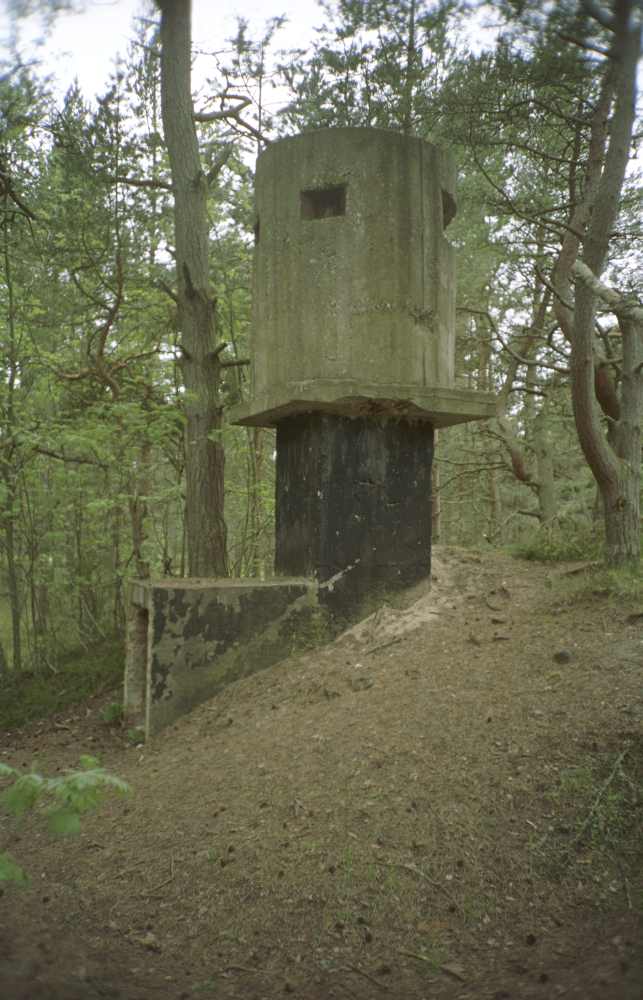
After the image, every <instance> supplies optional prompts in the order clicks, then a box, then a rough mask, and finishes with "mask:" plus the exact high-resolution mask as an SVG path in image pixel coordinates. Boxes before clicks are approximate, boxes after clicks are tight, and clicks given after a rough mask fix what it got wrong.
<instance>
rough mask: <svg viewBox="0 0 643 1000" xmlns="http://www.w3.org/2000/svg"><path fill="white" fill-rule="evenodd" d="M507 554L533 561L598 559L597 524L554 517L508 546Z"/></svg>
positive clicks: (600, 534)
mask: <svg viewBox="0 0 643 1000" xmlns="http://www.w3.org/2000/svg"><path fill="white" fill-rule="evenodd" d="M509 552H510V553H511V555H513V556H516V557H518V558H519V559H532V560H534V561H536V562H574V561H575V560H577V559H600V558H601V557H602V553H603V531H602V527H601V525H597V524H595V523H592V522H590V521H586V520H574V521H572V522H569V521H567V520H563V519H558V518H557V519H556V520H554V521H552V522H551V523H550V524H543V525H541V526H540V527H539V528H538V529H537V530H536V531H534V532H533V533H532V534H531V535H530V536H529V537H528V538H527V539H525V540H524V541H521V542H517V543H516V544H515V545H512V546H510V548H509Z"/></svg>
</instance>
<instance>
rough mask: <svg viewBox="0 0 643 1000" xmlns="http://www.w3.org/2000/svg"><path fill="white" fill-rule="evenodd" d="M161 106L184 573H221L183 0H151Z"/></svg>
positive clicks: (203, 260) (213, 367)
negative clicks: (179, 409) (182, 477)
mask: <svg viewBox="0 0 643 1000" xmlns="http://www.w3.org/2000/svg"><path fill="white" fill-rule="evenodd" d="M158 5H159V8H160V10H161V108H162V117H163V130H164V133H165V141H166V144H167V150H168V155H169V159H170V167H171V171H172V186H173V192H174V226H175V242H176V274H177V298H178V321H179V329H180V332H181V351H182V362H181V367H182V372H183V381H184V384H185V389H186V394H185V413H186V428H185V456H186V532H187V554H188V573H189V574H190V576H224V575H226V573H227V564H228V560H227V547H226V527H225V521H224V517H223V470H224V451H223V445H222V442H221V427H222V406H221V402H220V399H219V376H220V361H219V355H220V352H221V349H222V345H220V346H219V348H217V347H216V346H215V338H216V321H215V303H214V299H213V297H212V295H211V293H210V287H209V255H208V219H207V196H208V182H207V179H206V176H205V174H204V172H203V169H202V167H201V160H200V157H199V148H198V143H197V135H196V129H195V126H194V119H193V107H192V96H191V89H190V88H191V83H190V34H191V30H190V22H191V10H190V7H191V4H190V0H158Z"/></svg>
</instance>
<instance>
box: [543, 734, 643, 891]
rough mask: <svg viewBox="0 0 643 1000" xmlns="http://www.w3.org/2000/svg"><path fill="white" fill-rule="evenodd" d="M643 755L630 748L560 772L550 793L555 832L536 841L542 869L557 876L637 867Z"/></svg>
mask: <svg viewBox="0 0 643 1000" xmlns="http://www.w3.org/2000/svg"><path fill="white" fill-rule="evenodd" d="M642 753H643V747H639V746H637V745H635V744H630V745H629V746H627V747H626V748H625V749H624V750H622V751H621V752H620V753H618V754H616V755H615V756H613V757H609V758H607V759H604V758H603V759H599V760H595V759H591V758H587V759H586V760H584V761H583V762H582V763H579V764H577V765H575V766H572V767H567V768H565V769H564V770H562V771H561V772H560V777H559V781H558V784H557V786H556V787H555V788H554V789H552V791H551V792H550V793H549V795H548V799H549V803H550V807H551V812H552V817H551V819H552V821H551V823H550V826H549V829H548V831H547V833H546V834H545V836H544V837H541V838H539V839H538V841H537V842H534V843H532V848H533V849H534V850H535V852H536V854H537V856H538V858H539V862H540V865H541V866H544V868H545V869H546V870H548V871H550V872H551V873H554V874H555V873H561V874H562V873H563V872H568V871H569V870H570V866H572V867H573V866H574V865H575V864H585V865H589V864H591V865H593V866H594V868H597V867H600V865H601V863H602V864H603V865H608V866H611V867H612V868H613V869H614V871H615V872H617V873H618V872H621V871H622V870H624V869H625V870H627V869H630V870H635V869H636V868H637V862H638V861H640V857H641V843H640V835H639V830H640V827H639V824H640V810H641V804H642V802H643V787H642V786H641V784H640V766H641V763H642V759H641V754H642Z"/></svg>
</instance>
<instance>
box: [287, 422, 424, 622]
mask: <svg viewBox="0 0 643 1000" xmlns="http://www.w3.org/2000/svg"><path fill="white" fill-rule="evenodd" d="M432 457H433V428H432V427H431V425H430V424H427V423H426V422H424V421H411V420H406V419H391V418H388V417H379V418H375V417H374V416H370V417H353V418H351V417H341V416H337V415H335V414H327V413H311V414H308V415H307V416H302V415H300V416H295V417H289V418H286V419H284V420H282V421H280V422H279V424H278V427H277V509H276V546H275V566H276V570H277V572H278V573H284V574H298V575H305V576H314V577H315V578H316V579H318V580H319V581H321V582H323V581H325V580H328V579H329V578H330V577H333V576H335V575H336V574H338V573H341V572H342V571H344V570H346V568H347V567H352V568H351V569H350V570H349V571H348V572H346V573H345V575H344V576H343V577H342V578H341V580H340V581H338V584H337V586H336V587H334V588H333V589H332V591H329V592H328V593H326V594H325V595H324V592H323V589H322V594H320V598H321V599H322V600H323V601H324V603H325V604H326V605H329V606H330V607H331V608H332V611H333V613H334V614H339V615H341V616H345V617H348V618H350V617H351V616H352V613H353V612H354V610H355V609H356V607H358V606H359V605H360V604H361V603H362V602H363V600H364V598H365V597H367V596H370V597H371V598H374V597H376V596H377V594H378V593H380V594H382V593H386V592H388V591H390V590H397V589H400V588H402V587H408V586H409V585H412V584H415V583H417V582H418V581H419V580H422V579H425V578H427V577H428V576H429V574H430V560H431V462H432Z"/></svg>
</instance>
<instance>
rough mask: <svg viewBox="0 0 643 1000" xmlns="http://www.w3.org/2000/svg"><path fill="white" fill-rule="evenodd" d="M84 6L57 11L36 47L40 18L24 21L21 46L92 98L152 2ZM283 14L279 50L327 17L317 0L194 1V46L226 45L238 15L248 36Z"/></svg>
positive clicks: (303, 41)
mask: <svg viewBox="0 0 643 1000" xmlns="http://www.w3.org/2000/svg"><path fill="white" fill-rule="evenodd" d="M82 6H83V8H84V9H83V11H82V12H81V13H78V14H62V15H58V16H57V17H56V19H55V22H54V27H53V30H51V31H50V32H48V33H47V36H46V39H45V41H44V42H43V43H42V44H41V45H40V46H38V47H37V46H36V44H35V42H36V39H37V37H38V35H39V34H42V32H41V30H40V28H39V25H38V22H37V21H35V20H34V19H29V20H28V21H27V20H23V21H22V22H21V24H20V29H19V30H20V46H19V50H20V52H21V54H22V55H23V57H28V58H36V59H37V60H38V61H39V62H40V63H41V68H42V71H43V74H44V75H52V76H54V77H55V79H56V82H57V87H56V89H57V90H58V92H59V93H61V94H64V93H65V92H66V90H67V89H68V87H69V85H70V84H71V83H72V82H73V80H74V78H75V77H76V76H77V77H78V79H79V82H80V85H81V89H82V91H83V92H84V93H85V95H86V96H87V97H89V96H91V95H92V94H96V93H101V92H102V91H103V90H104V89H106V85H107V81H108V78H109V76H110V73H111V71H112V70H113V68H114V64H115V59H116V57H117V56H118V55H119V54H120V55H122V56H125V54H126V52H127V47H128V42H129V40H130V39H131V38H132V37H133V34H134V32H133V19H134V18H135V17H136V15H140V14H145V13H149V5H146V4H145V3H144V2H143V0H85V2H84V3H83V4H82ZM282 14H285V15H286V16H287V17H288V22H289V23H288V25H286V26H285V27H284V28H283V29H282V30H281V31H280V32H279V33H278V35H277V37H276V39H275V47H276V48H291V47H296V46H301V47H305V46H306V45H307V44H308V42H309V41H310V40H311V39H312V37H313V34H314V32H313V28H314V27H315V26H316V25H319V24H320V23H322V22H323V19H324V15H323V12H322V11H321V10H320V8H319V7H318V6H317V3H316V2H315V0H192V39H193V44H194V47H195V48H196V49H197V50H198V49H207V50H209V51H215V50H221V49H223V48H224V47H225V40H226V39H227V38H230V37H232V36H233V35H234V34H235V33H236V17H243V18H245V19H246V20H247V21H249V24H250V31H249V33H250V37H251V38H258V37H260V36H261V34H262V33H263V30H264V27H265V24H266V21H268V20H269V18H271V17H275V16H281V15H282ZM8 39H9V15H8V0H0V46H3V47H4V46H6V45H7V43H8ZM195 82H196V81H195Z"/></svg>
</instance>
